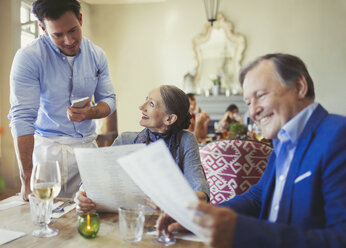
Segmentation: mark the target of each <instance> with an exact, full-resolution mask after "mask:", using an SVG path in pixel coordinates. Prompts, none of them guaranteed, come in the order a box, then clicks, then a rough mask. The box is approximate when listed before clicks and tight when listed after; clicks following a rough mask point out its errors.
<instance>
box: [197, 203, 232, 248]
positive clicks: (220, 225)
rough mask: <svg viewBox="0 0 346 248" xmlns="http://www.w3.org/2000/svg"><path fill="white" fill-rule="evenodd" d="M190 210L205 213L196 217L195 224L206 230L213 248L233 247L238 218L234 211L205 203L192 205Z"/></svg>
mask: <svg viewBox="0 0 346 248" xmlns="http://www.w3.org/2000/svg"><path fill="white" fill-rule="evenodd" d="M190 208H191V209H194V210H196V211H197V212H201V213H203V214H202V215H195V217H194V219H193V222H195V223H196V224H197V225H199V226H201V227H203V228H204V229H205V234H206V235H207V238H209V245H210V246H211V247H215V248H224V247H225V248H229V247H231V246H232V242H233V235H234V230H235V227H236V223H237V217H238V216H237V214H236V213H235V212H234V211H233V210H231V209H229V208H224V207H217V206H212V205H209V204H208V203H206V202H203V201H199V202H198V203H197V204H195V205H191V206H190Z"/></svg>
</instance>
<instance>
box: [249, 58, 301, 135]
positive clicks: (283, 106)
mask: <svg viewBox="0 0 346 248" xmlns="http://www.w3.org/2000/svg"><path fill="white" fill-rule="evenodd" d="M243 91H244V100H245V102H246V104H247V105H248V107H249V114H250V117H251V119H252V120H253V121H255V122H256V124H257V125H258V126H259V127H260V128H261V130H262V134H263V136H264V137H265V138H267V139H276V138H277V134H278V132H279V130H280V129H281V127H282V126H283V125H284V124H285V123H286V122H288V121H289V120H290V119H291V118H293V117H294V116H295V115H296V114H297V113H299V111H300V108H299V96H298V90H297V88H296V87H292V88H286V87H284V86H283V85H282V84H281V83H280V81H279V79H278V78H277V76H276V75H275V66H274V64H273V62H271V61H269V60H264V61H262V62H260V64H259V65H257V66H256V67H255V68H253V69H252V70H251V71H249V72H248V73H247V74H246V76H245V80H244V84H243Z"/></svg>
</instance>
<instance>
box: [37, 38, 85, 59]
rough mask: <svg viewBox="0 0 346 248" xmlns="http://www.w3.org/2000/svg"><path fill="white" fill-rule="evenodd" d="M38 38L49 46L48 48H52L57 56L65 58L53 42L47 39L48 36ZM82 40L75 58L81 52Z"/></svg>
mask: <svg viewBox="0 0 346 248" xmlns="http://www.w3.org/2000/svg"><path fill="white" fill-rule="evenodd" d="M40 38H41V39H43V40H44V41H45V42H46V43H47V44H48V46H50V48H52V49H53V50H54V51H55V52H56V53H57V54H59V55H60V56H64V57H65V56H66V55H65V54H63V53H62V52H60V49H59V48H58V47H57V46H56V45H55V44H54V43H53V41H52V40H51V39H50V38H49V36H47V35H44V34H41V36H40ZM83 39H84V37H83V38H82V42H81V43H80V46H79V51H78V53H77V54H76V55H75V56H77V55H78V54H79V53H81V51H82V50H83Z"/></svg>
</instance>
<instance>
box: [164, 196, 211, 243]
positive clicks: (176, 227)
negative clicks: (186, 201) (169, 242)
mask: <svg viewBox="0 0 346 248" xmlns="http://www.w3.org/2000/svg"><path fill="white" fill-rule="evenodd" d="M195 193H196V195H197V197H198V199H199V200H200V201H204V202H207V201H208V196H207V195H206V193H204V192H202V191H196V192H195ZM157 229H158V231H159V234H160V233H161V230H163V229H165V231H166V233H167V234H168V236H172V233H173V232H189V230H187V229H186V228H185V227H183V226H182V225H180V224H179V223H178V222H176V221H175V220H174V219H173V218H171V217H170V216H169V215H168V214H161V215H160V217H159V219H158V220H157Z"/></svg>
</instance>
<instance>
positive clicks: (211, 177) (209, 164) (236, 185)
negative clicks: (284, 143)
mask: <svg viewBox="0 0 346 248" xmlns="http://www.w3.org/2000/svg"><path fill="white" fill-rule="evenodd" d="M271 152H272V147H271V146H269V145H268V144H265V143H262V142H260V141H254V140H236V139H225V140H217V141H213V142H211V143H208V144H206V145H205V146H203V147H202V148H201V149H200V156H201V160H202V166H203V169H204V172H205V174H206V177H207V181H208V183H209V186H210V202H211V204H213V205H217V204H219V203H221V202H223V201H227V200H229V199H232V198H233V197H234V196H236V195H239V194H242V193H244V192H246V191H248V189H249V188H250V187H251V186H252V185H254V184H256V183H257V182H258V180H259V179H260V177H261V176H262V174H263V172H264V170H265V168H266V165H267V161H268V158H269V155H270V153H271Z"/></svg>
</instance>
